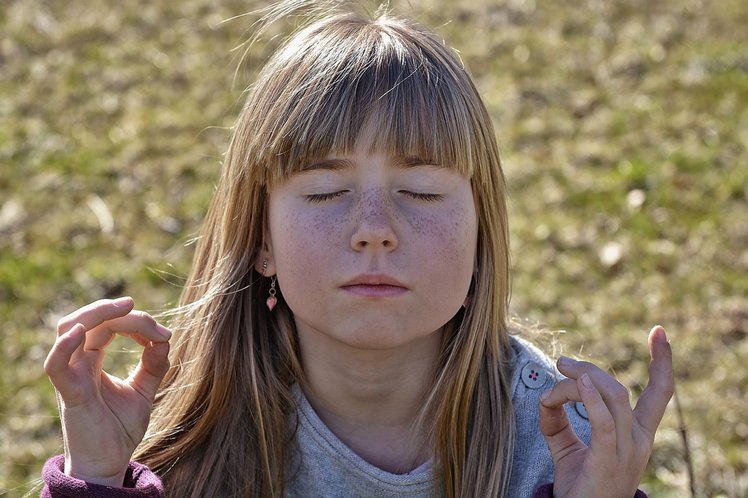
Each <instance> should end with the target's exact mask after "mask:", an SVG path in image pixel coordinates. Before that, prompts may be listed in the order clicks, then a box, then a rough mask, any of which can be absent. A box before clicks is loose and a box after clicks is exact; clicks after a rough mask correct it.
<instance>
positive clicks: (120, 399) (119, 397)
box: [44, 297, 171, 486]
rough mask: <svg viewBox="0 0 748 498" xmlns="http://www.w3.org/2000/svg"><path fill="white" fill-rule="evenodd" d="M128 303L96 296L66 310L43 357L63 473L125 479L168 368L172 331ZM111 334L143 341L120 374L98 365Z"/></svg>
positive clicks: (115, 481) (114, 481)
mask: <svg viewBox="0 0 748 498" xmlns="http://www.w3.org/2000/svg"><path fill="white" fill-rule="evenodd" d="M133 306H134V302H133V300H132V298H130V297H122V298H119V299H115V300H101V301H96V302H95V303H92V304H89V305H88V306H84V307H83V308H80V309H79V310H77V311H75V312H73V313H71V314H70V315H68V316H66V317H65V318H63V319H62V320H60V321H59V322H58V324H57V340H56V341H55V344H54V346H52V350H51V351H50V352H49V355H47V359H46V361H45V362H44V370H45V371H46V373H47V375H48V376H49V379H50V380H51V381H52V384H53V385H54V387H55V389H56V390H57V400H58V405H59V408H60V418H61V420H62V433H63V440H64V443H65V473H66V474H67V475H69V476H72V477H76V478H78V479H82V480H84V481H88V482H92V483H96V484H104V485H108V486H122V484H123V481H124V476H125V472H126V471H127V466H128V464H129V462H130V458H131V457H132V454H133V452H134V451H135V448H136V446H137V445H138V444H139V443H140V441H141V440H142V439H143V436H144V435H145V431H146V429H147V427H148V421H149V420H150V415H151V407H152V405H153V400H154V398H155V396H156V390H157V389H158V386H159V384H160V383H161V380H162V379H163V378H164V375H166V372H167V370H168V369H169V359H168V354H169V342H168V341H169V338H170V337H171V332H169V330H167V329H166V328H165V327H163V326H161V325H159V324H158V323H157V322H156V320H154V319H153V318H152V317H151V316H150V315H148V314H147V313H145V312H142V311H136V310H133ZM115 334H121V335H127V336H130V337H131V338H132V339H134V340H135V341H136V342H137V343H138V344H140V345H141V346H143V348H144V350H143V355H142V356H141V359H140V363H139V364H138V366H137V368H136V369H135V370H134V371H133V372H132V374H131V375H130V376H129V377H128V378H127V379H125V380H122V379H118V378H117V377H114V376H111V375H109V374H107V373H106V372H105V371H104V370H103V369H102V365H103V362H104V354H105V353H104V350H105V348H106V346H107V345H109V343H110V342H111V341H112V340H113V339H114V336H115Z"/></svg>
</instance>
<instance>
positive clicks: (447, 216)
mask: <svg viewBox="0 0 748 498" xmlns="http://www.w3.org/2000/svg"><path fill="white" fill-rule="evenodd" d="M411 226H412V228H413V231H414V233H415V234H416V236H417V237H418V238H419V239H420V240H421V241H422V243H421V246H422V247H421V248H420V249H419V252H420V253H421V255H422V257H423V259H424V262H425V263H426V268H431V269H432V271H431V272H430V273H431V274H432V278H433V279H434V280H435V284H441V285H443V286H448V287H450V286H451V287H452V288H453V289H454V290H457V289H463V288H464V289H465V290H467V288H468V287H469V285H470V280H471V278H472V272H473V267H474V261H475V251H476V245H477V222H476V219H475V214H474V212H473V211H472V210H471V209H467V208H454V209H448V210H444V211H443V212H441V213H439V214H438V215H436V216H431V217H428V218H419V219H418V220H414V221H413V222H412V223H411Z"/></svg>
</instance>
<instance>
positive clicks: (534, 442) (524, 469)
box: [510, 335, 591, 496]
mask: <svg viewBox="0 0 748 498" xmlns="http://www.w3.org/2000/svg"><path fill="white" fill-rule="evenodd" d="M510 344H511V347H512V349H513V353H514V354H513V360H512V381H511V391H512V405H513V409H514V418H515V437H514V452H513V464H512V478H511V481H510V491H511V493H510V494H511V496H530V495H531V494H532V491H533V490H534V489H535V488H536V487H537V486H539V485H540V484H543V483H546V482H551V481H553V461H552V458H551V454H550V451H549V450H548V446H547V444H546V442H545V439H544V438H543V435H542V433H541V432H540V427H539V423H540V411H539V405H540V395H541V394H542V393H543V392H544V391H546V390H547V389H550V388H551V387H553V385H554V384H555V383H556V382H558V381H559V380H561V379H563V378H564V376H563V375H561V373H560V372H559V371H558V370H557V369H556V367H555V365H554V362H553V361H552V360H551V359H550V358H549V357H548V356H547V355H546V354H545V353H543V351H541V350H540V349H539V348H537V347H536V346H534V345H533V344H532V343H530V342H529V341H527V340H526V339H524V338H522V337H519V336H517V335H512V336H510ZM565 408H566V414H567V416H568V417H569V422H570V423H571V425H572V427H573V428H574V431H575V432H576V433H577V435H578V436H579V438H580V439H581V440H582V441H584V442H585V443H587V444H589V439H590V434H591V427H590V424H589V421H588V420H587V417H586V412H585V411H584V406H583V405H582V404H581V403H579V404H576V403H568V404H567V405H566V407H565Z"/></svg>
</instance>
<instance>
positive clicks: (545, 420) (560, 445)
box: [540, 379, 583, 461]
mask: <svg viewBox="0 0 748 498" xmlns="http://www.w3.org/2000/svg"><path fill="white" fill-rule="evenodd" d="M566 380H569V379H566ZM561 382H564V381H561ZM571 382H574V381H571ZM559 384H560V383H559ZM559 384H556V385H555V386H554V387H553V389H550V390H548V391H546V392H544V393H543V394H542V395H541V397H540V432H541V433H542V434H543V437H544V438H545V441H546V443H547V444H548V449H549V450H550V451H551V455H552V456H553V460H554V461H558V460H559V459H560V458H562V457H563V456H564V454H566V453H567V452H568V451H569V449H570V448H575V447H577V446H578V445H581V444H583V443H582V442H581V440H580V439H579V437H578V436H577V434H576V433H575V432H574V429H573V428H572V426H571V424H570V423H569V417H568V416H567V415H566V410H564V408H563V404H564V402H565V401H561V402H558V401H559V400H562V399H566V395H565V394H559V391H557V390H556V388H557V387H559ZM563 389H564V388H563V387H561V388H560V390H563Z"/></svg>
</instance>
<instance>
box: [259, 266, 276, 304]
mask: <svg viewBox="0 0 748 498" xmlns="http://www.w3.org/2000/svg"><path fill="white" fill-rule="evenodd" d="M267 269H268V260H267V258H265V259H263V260H262V276H263V277H264V276H265V272H266V271H267ZM268 294H270V296H269V297H268V298H267V300H266V301H265V304H266V305H267V307H268V310H270V311H273V308H275V305H276V304H278V298H277V297H275V275H273V276H272V277H270V290H269V291H268Z"/></svg>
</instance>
